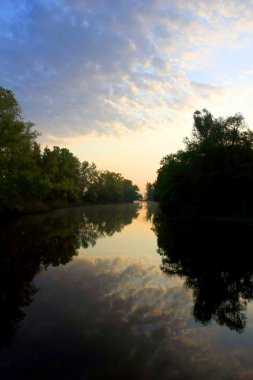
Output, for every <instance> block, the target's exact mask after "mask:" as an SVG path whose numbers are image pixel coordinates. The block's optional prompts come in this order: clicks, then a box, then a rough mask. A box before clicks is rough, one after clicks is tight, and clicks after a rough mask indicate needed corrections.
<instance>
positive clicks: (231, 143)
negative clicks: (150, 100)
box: [154, 110, 253, 213]
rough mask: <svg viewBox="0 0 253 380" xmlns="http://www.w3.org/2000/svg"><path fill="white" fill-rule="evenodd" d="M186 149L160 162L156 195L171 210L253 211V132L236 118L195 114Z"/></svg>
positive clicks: (242, 120) (197, 112)
mask: <svg viewBox="0 0 253 380" xmlns="http://www.w3.org/2000/svg"><path fill="white" fill-rule="evenodd" d="M193 118H194V125H193V133H192V139H188V138H187V139H185V143H186V149H185V150H182V151H178V152H177V153H175V154H170V155H168V156H166V157H164V158H163V160H162V161H161V167H160V168H159V170H158V175H157V180H156V183H155V190H154V195H155V198H156V199H157V200H159V201H160V202H161V203H162V204H163V205H166V207H169V208H170V209H171V210H173V211H176V212H177V211H181V212H183V213H185V212H188V211H190V212H201V213H203V212H207V213H209V212H212V213H213V212H215V213H217V212H219V213H227V212H229V213H231V212H232V213H234V212H235V213H238V212H242V213H245V212H246V211H247V212H248V211H250V212H251V211H253V201H252V200H251V193H252V190H253V132H252V131H251V130H249V129H247V127H246V124H245V121H244V118H243V116H242V115H240V114H235V115H234V116H230V117H227V118H214V117H213V115H211V114H210V113H209V112H208V111H207V110H203V111H202V112H200V111H196V112H195V113H194V115H193Z"/></svg>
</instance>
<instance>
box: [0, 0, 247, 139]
mask: <svg viewBox="0 0 253 380" xmlns="http://www.w3.org/2000/svg"><path fill="white" fill-rule="evenodd" d="M7 4H8V6H7ZM17 4H18V6H17ZM252 13H253V9H252V5H251V3H250V2H247V1H243V2H240V3H238V2H237V1H228V2H226V3H224V2H222V1H218V0H216V1H207V2H204V3H203V2H201V1H197V0H196V1H191V2H189V1H186V0H181V1H170V2H169V3H168V2H166V1H162V0H159V1H158V0H157V1H126V0H121V1H118V2H117V3H115V2H113V1H108V2H103V1H98V0H96V1H88V0H87V1H78V0H76V1H70V0H57V1H56V0H55V1H49V0H48V1H46V2H45V1H41V0H36V1H34V2H32V3H31V2H28V1H25V0H23V1H19V2H17V1H15V0H12V1H9V2H6V1H5V2H3V3H2V4H1V5H0V18H1V20H0V21H1V24H0V25H1V28H0V43H1V45H0V46H1V58H0V68H1V73H2V83H1V85H3V86H4V87H8V88H11V89H12V90H13V91H14V92H15V94H16V96H17V98H18V100H19V101H20V103H21V105H22V107H23V109H24V116H25V117H26V118H29V119H31V120H32V121H34V122H35V123H36V126H37V129H39V130H41V131H42V132H43V134H44V136H45V138H47V136H49V135H51V136H55V138H57V136H58V137H64V136H65V137H67V138H68V137H69V138H70V137H72V136H75V135H76V136H79V135H80V134H87V133H92V132H94V131H95V132H96V133H98V134H116V135H118V134H120V133H123V132H124V130H128V129H129V130H137V129H140V130H142V129H145V128H158V129H161V128H164V127H165V126H166V125H169V124H171V123H173V124H175V123H176V124H178V127H179V128H180V126H181V125H182V124H181V123H183V122H184V121H185V120H189V117H190V116H191V115H192V113H193V112H194V110H195V109H196V108H199V107H206V108H208V109H210V111H211V112H213V111H215V109H216V107H215V104H216V103H217V102H219V104H221V105H222V104H223V106H224V112H226V111H225V109H227V108H228V107H227V104H226V102H227V99H228V97H227V96H225V97H224V91H225V93H226V94H227V93H228V91H230V98H231V96H233V95H234V96H236V94H235V90H234V89H235V88H237V87H236V85H234V84H233V78H229V70H227V69H226V67H227V66H229V62H227V60H226V59H227V58H226V57H227V54H226V53H227V52H228V49H229V52H228V53H229V54H230V58H231V60H233V65H234V66H233V73H236V74H238V75H239V74H240V75H245V74H244V71H245V72H246V71H247V70H249V67H250V66H251V63H252V60H251V59H252V57H251V56H249V53H248V51H249V48H252V42H251V39H250V38H249V37H250V36H251V33H252V31H253V23H252V21H251V20H252ZM221 53H222V54H221ZM238 55H240V59H241V61H240V64H241V65H242V64H243V65H244V66H243V69H244V71H242V72H241V66H236V63H235V62H236V58H237V56H238ZM244 56H245V60H246V57H247V61H245V62H243V57H244ZM199 71H201V74H202V77H201V75H200V74H199ZM194 72H195V74H194ZM203 78H204V81H203ZM229 79H230V80H231V83H230V85H229V88H228V87H227V81H228V80H229ZM198 82H199V83H198ZM217 82H218V83H217ZM241 93H242V98H241V99H244V95H243V94H244V87H242V88H241ZM245 94H248V90H247V89H246V88H245ZM236 98H237V102H235V103H237V108H236V109H235V110H234V112H236V111H240V110H241V108H243V104H242V100H241V99H238V97H236ZM245 116H246V118H247V116H250V118H251V114H247V115H245ZM249 121H250V120H249ZM252 121H253V119H252Z"/></svg>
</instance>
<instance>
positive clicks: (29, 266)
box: [0, 204, 253, 380]
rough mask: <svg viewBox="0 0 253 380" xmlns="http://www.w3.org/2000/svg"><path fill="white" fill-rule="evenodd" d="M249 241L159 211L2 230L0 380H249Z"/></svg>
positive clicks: (115, 212) (252, 320)
mask: <svg viewBox="0 0 253 380" xmlns="http://www.w3.org/2000/svg"><path fill="white" fill-rule="evenodd" d="M221 231H223V234H222V236H220V235H221ZM236 232H237V235H236ZM235 235H236V236H235ZM250 236H252V234H251V227H250V226H246V228H245V226H243V227H242V228H241V229H240V228H238V226H236V229H235V227H234V226H231V225H229V226H227V225H226V226H224V225H222V226H220V225H218V226H217V224H216V226H215V228H214V227H213V226H212V225H209V226H208V225H203V223H201V224H198V223H197V224H195V225H194V224H192V223H191V224H188V225H187V224H184V225H182V224H180V223H171V222H170V221H167V220H165V219H164V217H163V216H162V215H161V214H160V213H159V212H157V211H156V205H154V204H148V205H146V204H140V205H138V204H135V205H119V206H98V207H95V206H92V207H86V208H80V209H69V210H64V211H57V212H53V213H48V214H45V215H39V216H32V217H26V218H21V219H19V220H18V221H16V222H15V223H14V222H11V223H5V224H4V225H2V228H1V232H0V242H1V247H0V248H1V259H0V260H1V266H0V275H1V276H0V304H1V327H0V329H1V330H0V339H1V340H0V345H1V352H0V378H1V379H129V378H131V379H147V380H149V379H252V378H253V360H252V359H253V355H252V354H253V339H252V338H253V334H252V332H253V307H252V303H251V299H252V298H253V295H252V292H253V287H252V281H253V269H252V268H253V266H252V260H251V258H250V254H251V251H250V250H248V251H247V252H245V250H247V244H246V243H247V242H248V240H247V239H249V237H250ZM217 237H218V238H219V241H220V242H221V243H220V246H219V247H218V245H217V244H218V243H217V242H218V240H217V239H216V238H217ZM239 242H241V243H240V244H239ZM193 248H194V250H193ZM191 252H193V254H192V253H191ZM222 252H223V255H222ZM236 252H237V253H238V255H237V256H236ZM221 255H222V256H221Z"/></svg>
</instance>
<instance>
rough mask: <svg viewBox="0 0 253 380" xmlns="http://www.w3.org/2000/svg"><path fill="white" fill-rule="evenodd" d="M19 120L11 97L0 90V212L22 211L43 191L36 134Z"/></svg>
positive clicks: (15, 104)
mask: <svg viewBox="0 0 253 380" xmlns="http://www.w3.org/2000/svg"><path fill="white" fill-rule="evenodd" d="M33 127H34V125H33V123H31V122H25V121H23V120H22V118H21V109H20V106H19V105H18V103H17V101H16V99H15V97H14V95H13V93H12V92H11V91H9V90H5V89H4V88H2V87H0V136H1V140H0V210H22V209H23V208H24V207H25V204H26V203H27V202H29V201H31V200H34V199H36V198H40V197H42V196H43V195H44V194H45V193H46V191H47V189H46V184H45V183H44V181H43V180H42V179H41V177H40V168H39V166H38V161H39V159H40V148H39V145H38V144H37V142H36V138H37V137H38V132H37V131H36V130H34V129H33Z"/></svg>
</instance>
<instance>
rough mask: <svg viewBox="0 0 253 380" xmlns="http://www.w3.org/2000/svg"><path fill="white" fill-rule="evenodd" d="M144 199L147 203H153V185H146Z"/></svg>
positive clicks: (148, 183)
mask: <svg viewBox="0 0 253 380" xmlns="http://www.w3.org/2000/svg"><path fill="white" fill-rule="evenodd" d="M145 199H146V200H147V201H153V200H154V185H153V184H152V183H150V182H147V183H146V192H145Z"/></svg>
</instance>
